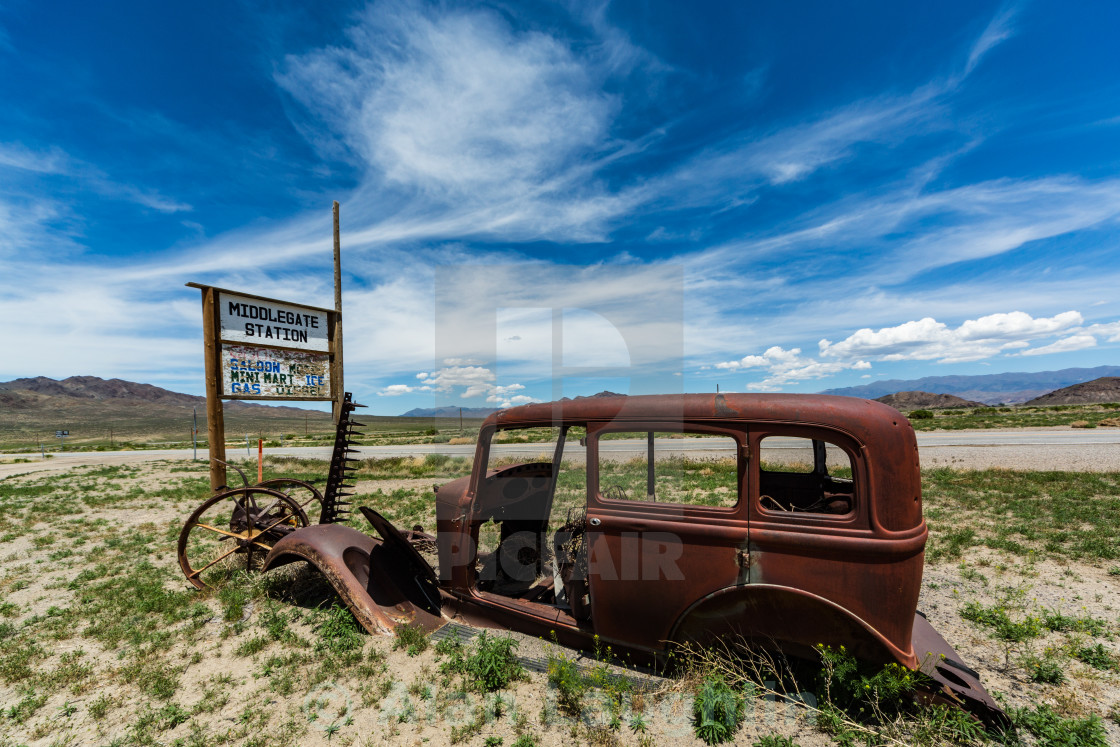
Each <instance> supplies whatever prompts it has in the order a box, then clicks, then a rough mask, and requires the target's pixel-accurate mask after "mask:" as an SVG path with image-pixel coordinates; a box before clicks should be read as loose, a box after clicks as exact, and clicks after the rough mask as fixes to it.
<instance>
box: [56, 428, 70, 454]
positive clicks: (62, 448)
mask: <svg viewBox="0 0 1120 747" xmlns="http://www.w3.org/2000/svg"><path fill="white" fill-rule="evenodd" d="M69 435H70V431H55V432H54V437H55V438H60V439H62V445H61V446H60V447H59V450H60V451H66V437H67V436H69Z"/></svg>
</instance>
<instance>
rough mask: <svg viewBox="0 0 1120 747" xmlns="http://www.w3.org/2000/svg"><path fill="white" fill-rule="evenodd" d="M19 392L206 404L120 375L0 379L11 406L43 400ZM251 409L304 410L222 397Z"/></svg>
mask: <svg viewBox="0 0 1120 747" xmlns="http://www.w3.org/2000/svg"><path fill="white" fill-rule="evenodd" d="M21 392H27V393H32V394H35V395H42V396H44V397H51V398H54V397H59V398H62V399H72V400H95V401H107V400H121V401H124V402H134V403H136V402H150V403H153V404H161V405H182V406H189V407H206V398H205V397H199V396H196V395H193V394H181V393H179V392H172V391H171V390H169V389H162V388H160V387H158V386H153V385H151V384H139V383H137V382H135V381H125V380H124V379H102V378H99V377H97V376H71V377H70V378H68V379H62V380H61V381H59V380H56V379H48V378H47V377H46V376H36V377H35V378H33V379H13V380H12V381H2V382H0V396H3V395H4V394H8V395H12V396H10V398H9V401H10V402H11V403H12V407H13V408H15V407H19V406H21V405H22V406H23V407H24V408H28V407H30V408H38V407H43V406H44V404H46V403H45V402H44V401H43V400H42V399H41V398H40V397H34V396H27V395H21V394H20V393H21ZM237 410H255V411H258V412H260V413H261V414H264V415H265V416H266V417H267V415H268V414H272V415H284V416H291V415H299V416H300V417H303V414H304V413H305V412H315V413H316V414H321V413H319V412H318V411H317V410H306V409H304V408H301V407H289V406H286V405H281V406H275V405H264V404H260V403H258V402H242V401H240V400H226V401H225V411H226V412H230V411H237Z"/></svg>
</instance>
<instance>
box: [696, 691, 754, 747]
mask: <svg viewBox="0 0 1120 747" xmlns="http://www.w3.org/2000/svg"><path fill="white" fill-rule="evenodd" d="M744 710H745V708H744V704H743V697H742V696H741V695H740V694H739V693H737V692H735V691H734V690H732V689H731V686H730V685H728V684H727V682H725V681H724V679H723V677H721V676H720V675H708V676H707V677H705V678H704V681H703V682H702V683H701V684H700V688H699V690H697V692H696V695H695V699H694V700H693V702H692V725H693V730H694V731H695V732H696V736H697V737H698V738H699V739H700V740H702V741H704V742H706V743H707V744H719V743H721V742H727V741H730V740H731V739H732V738H733V737H734V736H735V732H736V731H738V730H739V724H740V723H742V720H743V714H744Z"/></svg>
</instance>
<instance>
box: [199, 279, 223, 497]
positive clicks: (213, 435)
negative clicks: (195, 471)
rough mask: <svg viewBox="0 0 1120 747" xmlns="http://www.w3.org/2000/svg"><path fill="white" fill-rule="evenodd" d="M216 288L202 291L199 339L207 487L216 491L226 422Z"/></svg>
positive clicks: (221, 467)
mask: <svg viewBox="0 0 1120 747" xmlns="http://www.w3.org/2000/svg"><path fill="white" fill-rule="evenodd" d="M219 324H220V322H219V316H218V291H216V290H214V289H213V288H204V289H203V291H202V339H203V347H204V348H205V352H206V436H207V438H208V439H209V441H210V444H209V445H210V489H211V490H214V491H217V490H218V488H220V487H222V486H224V485H225V484H226V466H225V465H224V464H220V463H219V462H216V461H215V460H216V459H220V460H222V461H223V462H224V461H225V460H226V423H225V415H224V413H223V408H222V399H221V395H222V382H221V375H222V371H221V368H222V366H221V355H222V348H221V343H220V342H219V338H220V337H221V331H220V330H219V328H218V325H219Z"/></svg>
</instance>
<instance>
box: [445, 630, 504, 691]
mask: <svg viewBox="0 0 1120 747" xmlns="http://www.w3.org/2000/svg"><path fill="white" fill-rule="evenodd" d="M515 648H517V641H515V640H513V638H512V637H510V636H494V637H491V636H489V635H488V634H487V633H486V631H483V632H482V633H480V634H479V635H478V638H476V639H475V645H474V650H473V651H468V650H467V648H466V647H465V646H463V644H462V642H461V641H460V640H459V636H458V635H455V636H452V637H450V638H445V639H444V640H442V641H440V642H439V643H437V644H436V653H438V654H440V655H441V656H445V657H447V661H445V662H443V663H442V664H440V671H441V672H443V673H444V674H460V675H462V676H463V679H464V680H465V681H466V686H467V687H468V688H469V689H472V690H479V691H481V692H494V691H495V690H502V689H504V688H506V687H507V686H508V685H509V683H510V682H513V681H515V680H519V679H522V678H523V677H524V676H525V671H524V670H523V669H522V667H521V663H520V662H519V661H517V656H516V655H515V654H514V653H513V650H514V649H515Z"/></svg>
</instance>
